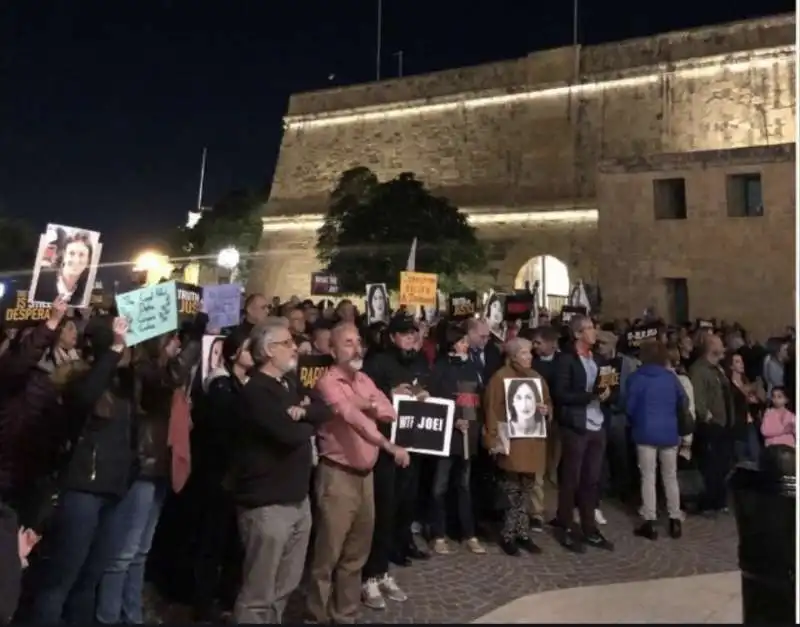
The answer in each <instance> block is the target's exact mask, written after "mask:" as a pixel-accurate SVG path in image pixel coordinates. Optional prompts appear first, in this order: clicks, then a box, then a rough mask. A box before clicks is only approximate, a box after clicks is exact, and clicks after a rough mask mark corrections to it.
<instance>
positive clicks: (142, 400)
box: [0, 294, 796, 625]
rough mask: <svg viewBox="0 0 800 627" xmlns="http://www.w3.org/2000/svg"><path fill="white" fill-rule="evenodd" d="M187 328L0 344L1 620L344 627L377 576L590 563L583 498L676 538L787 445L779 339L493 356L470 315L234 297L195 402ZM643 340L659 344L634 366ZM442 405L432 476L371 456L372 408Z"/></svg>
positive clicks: (543, 323) (539, 326)
mask: <svg viewBox="0 0 800 627" xmlns="http://www.w3.org/2000/svg"><path fill="white" fill-rule="evenodd" d="M207 323H208V318H207V316H206V315H205V314H204V313H203V312H202V307H201V312H200V313H199V314H198V315H197V316H196V318H195V319H194V320H192V321H191V322H189V323H186V324H184V325H182V326H181V328H180V329H179V330H177V331H175V332H171V333H167V334H164V335H162V336H159V337H157V338H154V339H152V340H149V341H147V342H144V343H142V344H139V345H137V346H133V347H128V346H126V344H125V337H126V332H127V321H125V320H124V319H122V318H115V317H114V315H113V312H111V313H109V314H108V315H97V316H94V317H91V318H89V319H88V320H84V319H80V318H78V317H74V316H73V314H72V312H71V311H70V310H69V308H68V307H67V306H66V304H65V303H63V302H61V301H57V302H56V303H54V304H53V306H52V309H51V314H50V317H49V319H48V320H47V321H46V322H43V323H41V324H38V325H34V326H29V327H25V328H21V329H14V330H13V331H14V332H13V333H11V332H9V333H7V337H6V339H5V340H4V341H3V344H2V346H0V498H2V506H1V507H0V522H2V526H0V549H2V557H1V558H0V559H2V572H0V621H11V620H12V617H14V616H15V614H16V620H18V621H20V622H25V623H31V624H53V625H55V624H60V623H67V624H90V623H102V624H114V623H133V624H141V623H143V622H145V608H144V602H143V599H144V596H145V580H146V579H150V580H151V581H152V582H153V583H154V585H155V587H156V588H157V589H158V591H159V592H160V593H161V594H162V595H163V596H165V597H167V598H170V599H173V600H178V601H182V602H184V603H186V604H188V605H191V606H192V608H193V611H194V617H195V619H196V620H197V621H215V620H219V619H220V618H221V617H224V616H225V615H226V614H230V615H231V620H233V621H234V622H236V623H255V624H257V623H277V622H281V620H282V618H283V615H284V611H285V608H286V604H287V602H288V599H289V597H290V595H292V594H293V593H294V592H295V590H297V589H298V587H302V589H303V591H304V593H305V594H304V606H303V607H304V609H303V612H304V618H305V619H306V620H308V621H311V622H319V623H330V622H335V623H352V622H354V621H355V620H356V618H357V616H358V613H359V611H360V605H361V604H364V605H366V606H367V607H369V608H372V609H374V610H380V609H382V608H385V607H386V605H387V603H402V602H404V601H405V600H406V599H407V595H406V593H405V592H404V591H403V590H402V589H401V588H400V586H399V585H398V583H397V581H396V580H395V578H394V577H393V575H392V572H393V568H394V567H403V566H409V565H410V564H412V563H413V561H415V560H425V559H429V558H431V557H432V556H433V555H438V556H443V557H441V558H440V559H446V556H447V555H448V554H450V553H452V552H453V551H455V550H457V546H458V544H461V545H463V547H464V550H467V551H470V552H472V553H473V554H475V555H483V554H485V553H486V552H487V550H488V545H489V544H490V543H491V544H496V545H497V546H498V547H499V548H500V550H502V551H503V552H504V553H506V554H507V555H508V556H509V559H515V558H516V559H521V558H522V556H523V555H526V554H528V555H533V556H535V555H536V554H539V553H541V551H542V549H541V548H540V546H539V544H538V543H537V542H536V534H537V533H540V532H542V531H543V530H544V529H545V528H550V529H551V530H552V533H554V534H555V536H556V538H557V539H558V541H559V543H560V544H561V545H562V546H563V547H564V549H565V550H567V551H570V552H585V551H586V550H595V549H596V550H606V551H611V550H613V549H614V545H613V543H612V541H611V540H610V539H609V538H608V537H607V534H606V533H604V531H603V528H604V526H605V525H606V519H605V516H604V515H603V506H602V504H601V499H616V500H618V501H620V502H622V503H624V504H626V505H629V506H632V507H634V508H638V512H639V514H640V516H641V522H640V524H639V525H637V526H636V528H635V529H634V530H632V531H633V532H634V533H636V534H637V535H638V536H641V537H642V538H643V540H642V541H645V539H646V540H656V539H657V538H658V536H659V532H660V528H661V526H660V525H659V523H658V519H659V511H660V509H661V508H660V501H661V500H662V499H661V498H660V497H661V495H660V494H659V490H658V482H657V477H656V475H657V471H660V475H661V479H662V486H663V501H664V504H665V509H666V514H667V519H666V521H665V522H666V527H665V528H666V533H667V534H668V535H669V536H671V538H673V539H678V538H680V537H681V535H682V533H683V528H682V521H683V520H684V516H685V512H686V511H687V510H689V511H691V512H692V513H698V514H702V515H708V516H718V515H724V513H725V512H726V510H727V506H728V492H727V484H726V478H727V475H728V473H729V471H730V470H731V468H732V467H733V466H734V465H735V464H736V463H751V464H757V463H759V460H760V458H762V457H763V456H765V455H767V454H769V451H770V449H776V450H777V449H787V448H788V449H794V446H795V438H796V435H795V416H794V413H793V412H794V408H795V389H796V381H795V376H796V370H795V368H796V361H795V346H794V341H795V340H794V330H793V329H787V330H786V331H785V332H784V333H781V334H779V335H776V337H774V338H771V339H769V340H768V341H766V342H765V343H764V344H761V343H758V342H755V341H753V340H752V338H749V337H748V336H747V334H746V332H745V330H744V329H741V328H739V327H737V326H736V325H728V324H726V323H724V322H717V323H715V324H711V325H705V326H703V328H699V326H698V325H697V324H689V323H687V324H685V325H680V326H675V327H670V326H667V325H665V324H662V323H660V322H659V321H658V320H655V319H648V320H636V321H616V322H613V323H605V324H599V321H597V320H593V319H592V318H591V317H589V316H586V315H580V314H578V315H574V316H573V317H572V318H571V319H570V320H569V321H568V323H567V324H563V323H562V321H561V320H560V319H559V317H558V316H552V318H551V316H549V315H548V314H546V313H542V314H540V316H539V318H538V319H536V320H533V321H527V320H526V321H524V322H523V323H519V322H514V323H509V324H508V325H507V328H506V329H505V332H504V337H503V338H502V339H501V338H499V337H497V336H495V335H493V334H492V333H491V332H490V328H489V325H488V324H487V323H486V322H485V321H484V320H482V319H481V318H478V317H474V318H469V319H466V320H461V321H455V320H450V319H448V318H447V316H446V315H442V316H441V317H440V319H439V320H437V321H435V324H432V325H429V324H428V323H426V322H421V321H420V320H419V319H418V317H417V316H414V315H412V314H411V313H410V312H407V311H405V310H401V311H398V312H395V313H394V314H393V315H391V317H389V318H388V319H387V321H386V322H385V323H375V324H371V325H367V324H366V323H365V322H364V319H363V317H362V316H359V313H358V311H357V309H356V307H355V306H354V304H353V303H352V302H350V301H347V300H342V301H340V302H339V303H338V304H336V305H335V306H334V304H333V303H332V302H322V303H318V304H315V303H313V302H311V301H303V302H300V301H299V299H292V300H291V301H290V302H288V303H283V304H281V303H280V302H279V301H277V300H273V302H272V303H270V302H269V301H268V300H267V299H266V298H265V297H264V296H261V295H258V294H256V295H251V296H250V297H248V299H247V300H246V302H245V306H244V311H243V319H242V322H241V324H240V325H239V326H238V327H235V328H232V329H228V330H226V333H225V335H226V337H225V339H224V342H223V347H222V356H223V366H222V367H221V368H219V369H217V370H214V371H213V372H211V373H209V375H208V376H207V377H206V378H205V380H203V377H202V376H201V375H200V371H199V368H198V364H199V361H200V346H201V341H202V337H203V335H204V334H206V333H214V334H216V333H218V332H219V330H216V329H214V330H211V329H208V328H207ZM644 326H647V327H648V328H654V327H655V328H657V333H656V334H655V335H654V337H651V338H649V339H647V340H645V341H643V342H642V343H641V344H639V345H637V346H634V345H633V343H631V342H629V341H628V338H629V331H631V330H635V329H638V328H643V327H644ZM300 354H317V355H329V356H330V357H331V362H332V365H331V367H330V368H329V370H328V371H327V373H326V374H324V375H323V376H322V378H321V379H320V380H319V381H318V382H317V384H316V386H315V387H314V388H313V389H307V388H305V387H304V386H303V385H302V384H301V382H300V381H299V380H298V378H297V377H296V376H295V372H296V368H297V359H298V355H300ZM519 377H522V378H533V379H537V380H538V381H539V384H540V385H541V388H542V391H543V394H542V398H541V400H540V402H539V404H538V407H537V409H538V411H539V412H540V413H541V415H542V416H544V417H545V418H546V421H547V424H548V428H547V437H546V438H540V439H535V438H531V439H512V440H511V441H510V445H509V447H508V449H504V448H503V445H502V443H501V442H500V435H499V429H498V425H499V424H500V423H503V422H506V421H507V415H506V414H507V409H506V403H505V398H504V395H503V381H504V379H507V378H519ZM464 389H470V390H473V391H474V393H475V396H476V398H477V399H478V400H477V402H476V404H475V407H474V409H476V411H477V416H478V419H477V420H466V419H464V418H461V417H459V416H457V417H456V420H455V424H454V429H455V430H456V431H457V432H458V436H459V437H458V438H456V437H454V438H453V442H454V444H453V447H452V451H451V455H450V457H445V458H438V457H437V458H434V457H426V456H422V455H418V454H416V453H409V451H407V450H405V449H403V448H401V447H399V446H397V445H395V444H394V443H393V442H392V441H391V439H390V437H389V436H390V427H391V423H392V421H394V420H395V419H396V418H397V417H396V415H395V411H394V409H393V406H392V396H393V395H394V394H410V395H413V396H416V397H417V398H418V399H423V400H424V399H425V398H427V397H429V396H432V397H443V398H452V397H454V396H455V395H457V394H459V393H460V391H463V390H464ZM456 442H457V443H458V444H456ZM682 472H691V473H695V474H696V475H697V476H698V477H699V478H700V482H699V484H700V485H701V486H702V489H699V490H697V491H696V493H692V490H689V489H688V488H687V487H686V486H684V485H683V484H682V482H681V481H680V475H681V473H682ZM546 489H557V507H556V511H555V512H550V514H552V516H548V513H547V511H546V510H547V508H546V505H545V490H546ZM451 496H452V498H450V497H451ZM617 533H618V531H617ZM608 535H612V534H608ZM420 540H424V541H420ZM437 559H439V558H437ZM532 559H535V557H534V558H532ZM392 565H394V566H392ZM301 583H302V586H301Z"/></svg>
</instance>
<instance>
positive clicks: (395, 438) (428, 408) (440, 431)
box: [391, 394, 455, 457]
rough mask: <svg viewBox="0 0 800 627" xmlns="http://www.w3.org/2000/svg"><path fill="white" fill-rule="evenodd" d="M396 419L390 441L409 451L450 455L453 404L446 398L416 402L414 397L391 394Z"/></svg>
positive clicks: (440, 455)
mask: <svg viewBox="0 0 800 627" xmlns="http://www.w3.org/2000/svg"><path fill="white" fill-rule="evenodd" d="M392 401H393V403H394V410H395V412H396V413H397V420H395V421H394V422H393V423H392V437H391V440H392V442H393V443H394V444H396V445H397V446H402V447H403V448H406V449H408V451H409V452H410V453H419V454H421V455H435V456H438V457H449V456H450V441H451V440H452V438H453V419H454V416H455V403H454V402H453V401H452V400H450V399H445V398H429V399H427V400H425V401H418V400H417V399H416V398H415V397H413V396H406V395H402V394H396V395H394V396H393V397H392Z"/></svg>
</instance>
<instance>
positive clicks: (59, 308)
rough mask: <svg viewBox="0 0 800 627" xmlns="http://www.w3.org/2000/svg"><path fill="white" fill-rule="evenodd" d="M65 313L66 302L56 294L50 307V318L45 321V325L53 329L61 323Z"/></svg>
mask: <svg viewBox="0 0 800 627" xmlns="http://www.w3.org/2000/svg"><path fill="white" fill-rule="evenodd" d="M66 313H67V302H66V301H65V300H64V299H63V298H62V297H61V296H56V299H55V300H54V301H53V305H52V307H51V308H50V318H49V319H48V321H47V326H48V327H50V328H51V329H53V330H54V331H55V329H56V327H58V325H59V324H61V321H62V320H63V319H64V316H65V315H66Z"/></svg>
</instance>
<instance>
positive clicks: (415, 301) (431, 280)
mask: <svg viewBox="0 0 800 627" xmlns="http://www.w3.org/2000/svg"><path fill="white" fill-rule="evenodd" d="M438 283H439V277H438V276H437V275H435V274H429V273H426V272H401V273H400V304H401V305H423V306H425V307H436V286H437V285H438Z"/></svg>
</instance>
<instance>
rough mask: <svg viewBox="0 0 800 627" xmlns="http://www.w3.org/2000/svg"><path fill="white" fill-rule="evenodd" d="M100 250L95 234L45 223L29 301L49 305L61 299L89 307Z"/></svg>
mask: <svg viewBox="0 0 800 627" xmlns="http://www.w3.org/2000/svg"><path fill="white" fill-rule="evenodd" d="M101 250H102V244H100V234H99V233H97V232H96V231H86V230H84V229H77V228H74V227H70V226H61V225H58V224H48V225H47V229H46V230H45V232H44V234H43V235H42V236H41V237H40V238H39V249H38V251H37V253H36V262H35V264H34V267H33V277H32V278H31V285H30V291H29V293H28V298H29V299H30V300H31V301H33V302H37V303H52V302H53V301H54V300H55V299H56V298H57V297H59V296H61V298H63V299H64V300H65V301H66V302H67V304H68V305H71V306H73V307H88V306H89V303H90V300H91V297H92V288H93V287H94V281H95V277H96V275H97V266H98V264H99V262H100V253H101Z"/></svg>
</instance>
